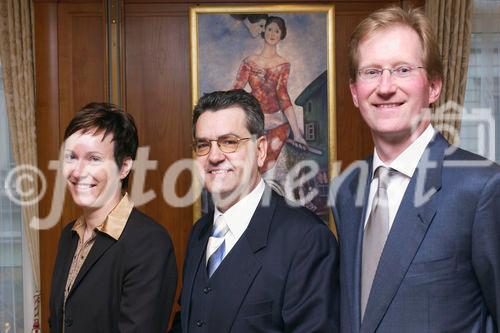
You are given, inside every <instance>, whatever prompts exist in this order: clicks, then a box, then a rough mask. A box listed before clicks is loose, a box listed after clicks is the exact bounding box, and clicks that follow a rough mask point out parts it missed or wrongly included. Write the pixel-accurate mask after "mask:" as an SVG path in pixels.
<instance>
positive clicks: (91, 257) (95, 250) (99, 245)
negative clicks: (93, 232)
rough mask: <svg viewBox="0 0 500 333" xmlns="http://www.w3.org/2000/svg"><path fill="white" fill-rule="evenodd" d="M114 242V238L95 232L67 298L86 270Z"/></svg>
mask: <svg viewBox="0 0 500 333" xmlns="http://www.w3.org/2000/svg"><path fill="white" fill-rule="evenodd" d="M115 243H116V240H114V239H113V238H111V237H110V236H108V235H106V234H104V233H101V232H97V236H96V240H95V243H94V245H93V246H92V249H91V250H90V253H89V254H88V256H87V258H86V259H85V261H84V262H83V265H82V267H81V268H80V271H79V272H78V275H77V276H76V279H75V282H74V283H73V286H72V287H71V290H70V291H69V294H68V298H69V297H71V294H72V293H73V291H74V290H75V289H76V288H77V287H78V285H79V284H80V282H81V281H82V279H83V278H84V277H85V275H86V274H87V273H88V271H89V270H90V269H91V268H92V266H94V264H95V263H96V262H97V261H98V260H99V258H101V256H102V255H103V254H104V253H105V252H106V251H107V250H108V249H109V247H110V246H111V245H113V244H115Z"/></svg>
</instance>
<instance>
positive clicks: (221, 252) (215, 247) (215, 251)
mask: <svg viewBox="0 0 500 333" xmlns="http://www.w3.org/2000/svg"><path fill="white" fill-rule="evenodd" d="M228 231H229V227H228V225H227V223H226V221H225V220H224V216H223V215H220V216H219V217H218V218H217V219H216V220H215V222H214V225H213V229H212V235H211V236H210V238H209V239H208V244H207V270H208V271H207V273H208V277H211V276H212V274H213V273H214V272H215V271H216V270H217V268H218V267H219V265H220V264H221V262H222V260H223V259H224V256H225V255H226V253H225V251H226V243H225V239H224V237H225V236H226V234H227V233H228Z"/></svg>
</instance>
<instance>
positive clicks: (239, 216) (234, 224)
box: [205, 179, 266, 263]
mask: <svg viewBox="0 0 500 333" xmlns="http://www.w3.org/2000/svg"><path fill="white" fill-rule="evenodd" d="M265 188H266V186H265V184H264V181H263V180H262V179H261V180H260V182H259V183H258V184H257V186H256V187H255V188H254V189H253V190H252V191H251V192H250V193H248V194H247V195H246V196H245V197H243V199H241V200H240V201H238V202H237V203H235V204H234V205H233V206H232V207H230V208H229V209H228V210H227V211H225V212H224V213H222V212H221V211H219V210H218V209H217V207H215V211H214V222H215V220H217V218H218V217H219V216H220V215H224V221H225V222H226V223H227V226H228V227H229V231H228V232H227V233H226V235H225V236H224V241H225V247H226V249H225V251H224V257H225V256H227V254H228V253H229V251H231V249H232V248H233V247H234V245H235V244H236V242H237V241H238V239H240V237H241V235H243V233H244V232H245V230H246V229H247V227H248V224H249V223H250V220H251V219H252V216H253V214H254V212H255V210H256V209H257V206H258V205H259V202H260V199H261V198H262V195H263V194H264V189H265ZM207 251H208V249H207ZM205 260H206V262H207V263H208V258H205Z"/></svg>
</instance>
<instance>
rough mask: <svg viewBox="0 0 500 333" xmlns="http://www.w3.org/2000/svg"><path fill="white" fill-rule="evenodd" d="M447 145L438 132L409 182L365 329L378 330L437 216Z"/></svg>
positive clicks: (383, 258)
mask: <svg viewBox="0 0 500 333" xmlns="http://www.w3.org/2000/svg"><path fill="white" fill-rule="evenodd" d="M446 147H447V143H446V141H445V140H444V139H443V138H442V137H441V136H440V135H437V137H436V138H435V139H434V140H433V141H432V142H431V143H430V144H429V146H428V147H427V149H426V151H425V152H424V155H423V156H422V158H421V159H420V161H419V164H418V166H417V169H416V170H415V173H414V175H413V177H412V179H411V180H410V183H409V184H408V188H407V190H406V192H405V195H404V197H403V199H402V201H401V205H400V206H399V209H398V212H397V214H396V217H395V219H394V223H393V226H392V228H391V231H390V233H389V236H388V238H387V242H386V244H385V247H384V250H383V253H382V256H381V258H380V262H379V265H378V268H377V272H376V274H375V278H374V280H373V285H372V289H371V293H370V298H369V299H368V304H367V307H366V312H365V317H364V319H363V322H362V325H361V331H362V332H375V331H376V329H377V327H378V325H379V323H380V321H381V320H382V318H383V316H384V315H385V313H386V312H387V309H388V307H389V305H390V303H391V301H392V299H393V298H394V296H395V295H396V293H397V291H398V288H399V286H400V285H401V282H402V281H403V279H404V277H405V275H406V272H407V271H408V268H409V266H410V264H411V263H412V261H413V258H414V257H415V255H416V253H417V251H418V249H419V247H420V244H421V243H422V240H423V239H424V237H425V234H426V233H427V230H428V228H429V226H430V224H431V223H432V221H433V218H434V216H435V215H436V212H437V209H438V197H439V195H438V193H439V189H440V188H441V170H442V165H443V155H444V151H445V149H446ZM429 161H430V164H429ZM423 198H425V200H422V199H423Z"/></svg>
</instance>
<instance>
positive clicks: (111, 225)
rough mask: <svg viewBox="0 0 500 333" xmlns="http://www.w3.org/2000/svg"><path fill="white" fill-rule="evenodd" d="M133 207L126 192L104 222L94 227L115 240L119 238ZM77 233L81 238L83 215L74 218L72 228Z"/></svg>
mask: <svg viewBox="0 0 500 333" xmlns="http://www.w3.org/2000/svg"><path fill="white" fill-rule="evenodd" d="M133 208H134V203H133V202H132V200H130V198H129V196H128V194H127V193H125V195H124V196H123V198H122V199H121V200H120V202H119V203H118V204H117V205H116V206H115V208H113V210H112V211H111V212H110V213H109V215H108V216H107V217H106V219H105V220H104V222H103V223H102V224H100V225H98V226H97V227H96V230H99V231H100V232H103V233H105V234H107V235H109V236H111V237H112V238H114V239H115V240H118V238H120V236H121V234H122V232H123V229H125V225H126V224H127V221H128V217H129V216H130V213H131V212H132V209H133ZM72 230H73V231H75V232H76V233H77V234H78V237H80V239H82V237H83V232H84V231H85V221H84V218H83V216H80V217H79V218H78V220H76V222H75V224H74V225H73V228H72Z"/></svg>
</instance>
